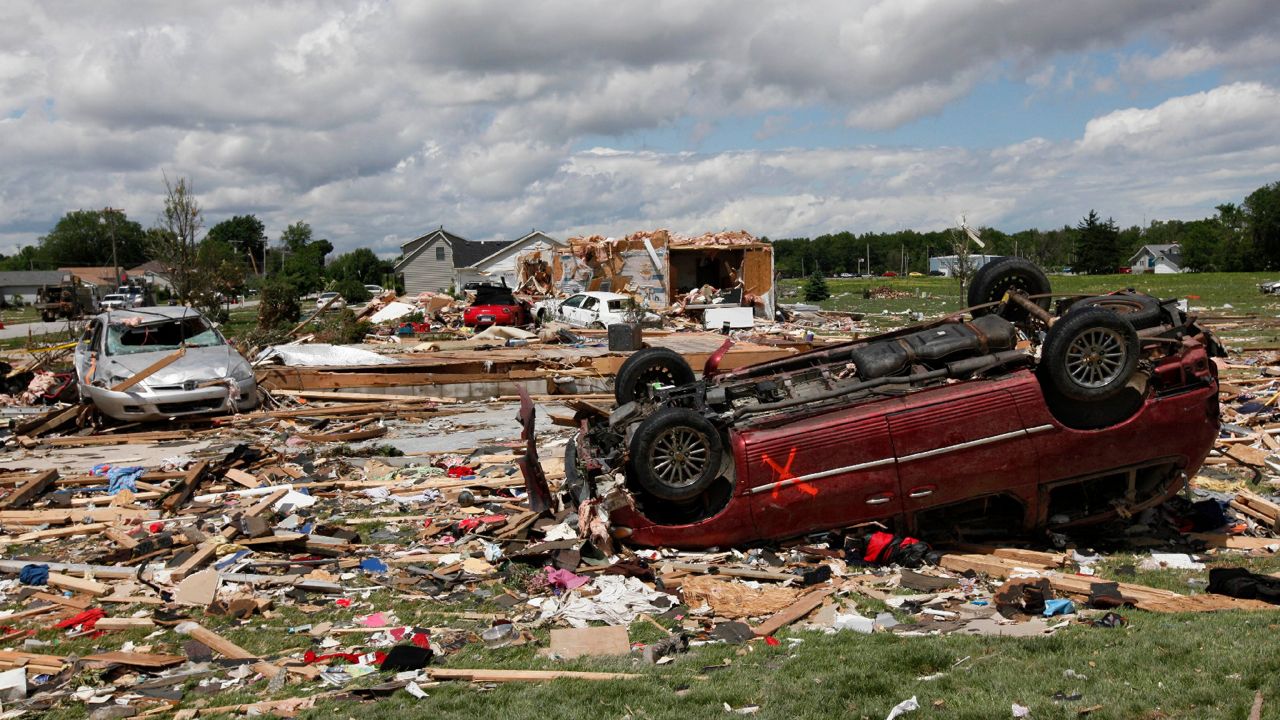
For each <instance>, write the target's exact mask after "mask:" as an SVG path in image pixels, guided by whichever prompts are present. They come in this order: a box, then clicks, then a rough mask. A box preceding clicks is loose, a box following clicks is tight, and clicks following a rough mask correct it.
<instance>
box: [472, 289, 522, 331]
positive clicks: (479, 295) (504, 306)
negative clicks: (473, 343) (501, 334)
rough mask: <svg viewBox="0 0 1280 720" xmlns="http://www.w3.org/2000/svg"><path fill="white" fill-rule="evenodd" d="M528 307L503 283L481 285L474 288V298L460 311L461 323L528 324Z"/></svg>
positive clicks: (476, 325) (481, 325)
mask: <svg viewBox="0 0 1280 720" xmlns="http://www.w3.org/2000/svg"><path fill="white" fill-rule="evenodd" d="M530 322H531V321H530V319H529V309H528V307H527V306H526V305H525V304H524V303H523V302H520V301H519V300H517V299H516V297H515V296H514V295H512V294H511V288H508V287H506V286H504V285H481V286H479V287H477V288H476V299H475V300H474V301H473V302H472V303H471V307H468V308H467V309H466V310H464V311H463V313H462V324H464V325H466V326H467V327H473V328H487V327H489V326H490V325H528V324H529V323H530Z"/></svg>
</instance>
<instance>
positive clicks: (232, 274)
mask: <svg viewBox="0 0 1280 720" xmlns="http://www.w3.org/2000/svg"><path fill="white" fill-rule="evenodd" d="M164 189H165V198H164V209H163V211H162V212H161V214H160V216H159V217H158V218H157V219H156V221H155V223H154V225H153V226H152V227H149V228H144V227H143V226H142V225H141V224H140V223H138V222H136V221H133V220H130V219H129V218H128V216H127V215H126V214H125V212H124V211H123V210H118V209H114V208H105V209H102V210H72V211H70V212H68V213H66V214H65V215H63V216H62V218H60V219H59V220H58V221H57V223H55V224H54V226H53V228H52V229H51V230H50V231H49V232H48V233H47V234H45V235H43V236H41V237H40V238H39V239H38V240H37V241H36V243H35V244H34V245H29V246H25V247H23V248H21V249H19V250H18V252H16V253H14V254H13V255H9V256H5V255H0V270H56V269H57V268H60V267H111V266H112V265H113V264H114V263H118V264H119V266H120V269H121V271H122V272H127V271H128V270H129V269H130V268H134V267H137V266H139V265H142V264H144V263H146V262H148V261H151V260H155V261H158V262H159V263H160V264H161V265H162V266H163V267H164V271H165V274H166V275H167V276H168V278H169V281H170V283H171V284H172V285H173V294H174V296H176V298H177V299H178V301H179V302H182V303H184V304H191V305H193V306H196V307H201V308H204V309H205V310H207V311H209V312H213V313H215V314H220V313H219V311H218V306H219V303H220V301H221V300H222V299H225V298H228V297H231V296H233V295H240V294H243V293H244V292H245V291H246V290H248V289H250V288H260V287H262V286H263V285H265V284H273V285H275V286H276V287H275V291H276V294H277V295H278V296H289V297H293V298H295V299H296V298H298V297H301V296H303V295H306V294H309V293H314V292H319V291H321V290H335V291H337V292H339V293H341V294H342V296H343V297H344V298H346V299H347V300H348V301H349V302H363V301H364V300H367V299H368V297H369V292H368V291H367V290H366V289H365V287H364V286H365V285H387V284H390V283H393V282H394V277H393V267H394V266H393V263H392V262H391V261H389V260H383V259H381V258H379V257H378V256H377V255H376V254H374V252H373V251H372V250H369V249H368V248H359V249H357V250H353V251H351V252H348V253H344V254H342V255H338V256H337V257H334V258H332V259H330V260H329V262H327V263H326V259H327V258H329V255H330V254H331V253H332V252H333V243H331V242H329V241H328V240H326V239H324V238H319V239H317V238H315V237H313V234H312V230H311V226H310V225H309V224H308V223H306V222H302V221H299V222H295V223H293V224H292V225H290V226H289V227H287V228H285V230H284V231H283V232H282V233H281V234H280V238H279V241H278V243H275V244H272V243H271V242H270V241H269V239H268V237H267V233H266V227H265V226H264V225H263V223H262V221H261V220H259V219H258V218H257V217H256V216H254V215H236V216H234V217H231V218H228V219H226V220H223V221H221V222H219V223H217V224H215V225H214V226H212V227H210V228H209V229H208V232H204V210H203V209H202V208H201V207H200V203H199V201H198V200H197V198H196V195H195V190H194V188H193V187H192V185H191V183H190V181H189V180H187V179H186V178H178V179H177V180H176V181H172V182H171V181H170V180H169V178H167V177H166V178H164ZM113 242H114V248H115V250H114V253H113V251H112V247H113Z"/></svg>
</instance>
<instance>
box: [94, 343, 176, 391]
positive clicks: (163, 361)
mask: <svg viewBox="0 0 1280 720" xmlns="http://www.w3.org/2000/svg"><path fill="white" fill-rule="evenodd" d="M186 354H187V348H186V346H183V347H180V348H178V349H177V350H174V351H173V352H172V353H169V354H168V355H165V356H164V357H162V358H160V359H159V360H156V361H155V362H153V363H151V364H150V365H148V366H146V367H144V368H142V369H141V370H139V371H138V372H136V373H134V374H133V375H132V376H130V377H129V379H127V380H124V381H122V382H118V383H116V384H115V385H112V386H111V392H124V391H125V390H128V389H129V388H131V387H133V386H134V385H137V384H138V383H140V382H142V381H143V380H146V379H147V378H149V377H151V376H152V375H154V374H156V373H158V372H160V371H161V370H163V369H165V368H167V367H169V366H170V365H172V364H174V363H175V362H177V361H179V360H181V359H182V356H184V355H186Z"/></svg>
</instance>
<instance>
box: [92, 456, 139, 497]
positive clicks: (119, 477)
mask: <svg viewBox="0 0 1280 720" xmlns="http://www.w3.org/2000/svg"><path fill="white" fill-rule="evenodd" d="M146 471H147V469H146V468H144V467H138V466H136V465H131V466H126V467H114V466H112V465H109V464H107V463H102V464H99V465H94V466H93V469H92V470H90V471H89V474H90V475H106V476H107V492H108V493H109V494H111V495H115V494H117V493H119V492H120V491H121V490H128V491H129V492H137V491H138V478H140V477H142V473H144V472H146Z"/></svg>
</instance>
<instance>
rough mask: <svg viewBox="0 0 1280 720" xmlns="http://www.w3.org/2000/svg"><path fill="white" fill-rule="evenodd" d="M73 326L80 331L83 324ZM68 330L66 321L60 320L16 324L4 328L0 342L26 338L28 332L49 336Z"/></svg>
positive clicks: (0, 335)
mask: <svg viewBox="0 0 1280 720" xmlns="http://www.w3.org/2000/svg"><path fill="white" fill-rule="evenodd" d="M72 325H73V326H74V327H75V328H76V329H79V328H80V327H81V322H75V323H72ZM67 328H68V323H67V321H66V320H59V321H57V322H33V323H15V324H12V325H8V324H7V325H5V326H4V329H3V330H0V340H7V339H9V338H20V337H26V336H27V333H28V332H29V333H31V334H32V335H48V334H49V333H56V332H62V331H64V330H66V329H67Z"/></svg>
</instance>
